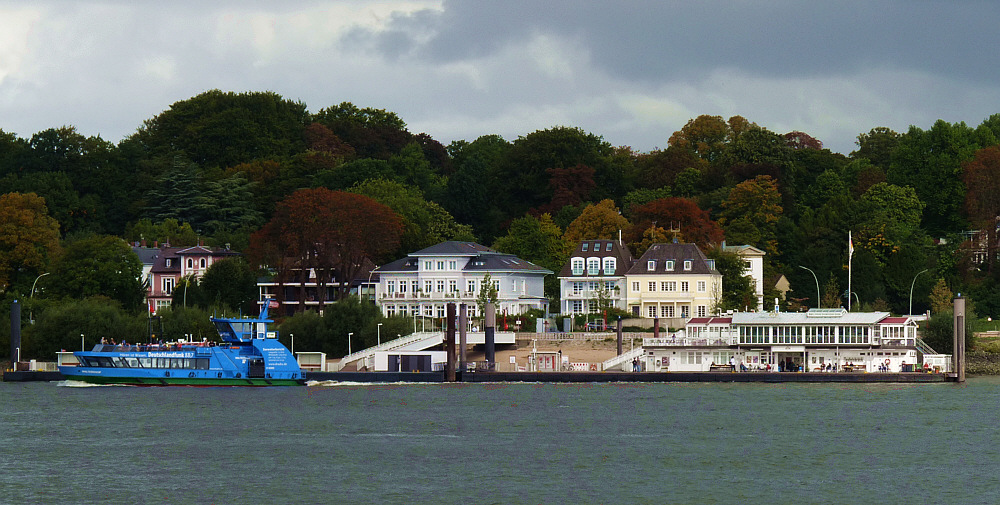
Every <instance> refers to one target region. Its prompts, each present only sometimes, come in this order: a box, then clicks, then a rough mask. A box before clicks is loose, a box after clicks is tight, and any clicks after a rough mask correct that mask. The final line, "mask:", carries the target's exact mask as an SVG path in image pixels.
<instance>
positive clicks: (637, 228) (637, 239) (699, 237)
mask: <svg viewBox="0 0 1000 505" xmlns="http://www.w3.org/2000/svg"><path fill="white" fill-rule="evenodd" d="M632 215H633V218H632V222H633V224H634V226H633V227H632V230H631V232H630V233H629V239H630V240H629V242H630V244H640V243H642V240H643V232H644V231H646V230H647V229H649V228H651V227H654V226H655V227H656V228H663V229H664V230H666V231H667V232H671V231H673V232H674V233H673V235H674V236H675V237H676V238H677V239H678V240H679V241H681V242H689V243H693V244H696V245H697V246H698V247H699V248H700V249H701V250H702V251H707V250H708V249H709V248H710V246H712V245H713V244H718V243H719V242H721V241H722V239H723V237H724V234H723V232H722V228H720V227H719V225H718V223H716V222H715V221H712V219H711V218H710V217H709V215H708V211H705V210H702V209H701V208H700V207H698V204H697V203H695V201H694V200H691V199H689V198H676V197H671V198H661V199H659V200H653V201H652V202H649V203H647V204H645V205H642V206H640V207H636V208H635V209H634V210H633V211H632ZM633 253H634V254H635V255H636V256H637V257H638V256H640V255H642V251H638V250H636V249H633Z"/></svg>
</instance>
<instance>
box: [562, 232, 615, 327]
mask: <svg viewBox="0 0 1000 505" xmlns="http://www.w3.org/2000/svg"><path fill="white" fill-rule="evenodd" d="M633 262H634V260H633V258H632V253H631V252H629V250H628V248H627V247H625V245H624V244H622V243H621V242H619V241H615V240H584V241H582V242H580V243H579V244H577V246H576V249H575V250H574V251H573V253H572V254H571V255H570V258H569V261H567V262H566V264H565V265H563V267H562V269H561V270H560V271H559V299H560V305H559V313H560V314H592V313H597V312H598V311H599V307H600V306H601V302H602V299H603V300H606V301H607V303H608V304H609V305H610V306H612V307H614V308H617V309H621V310H625V308H626V307H627V296H628V290H627V289H626V284H625V273H626V272H628V270H629V269H630V268H631V267H632V263H633Z"/></svg>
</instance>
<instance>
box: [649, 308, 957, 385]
mask: <svg viewBox="0 0 1000 505" xmlns="http://www.w3.org/2000/svg"><path fill="white" fill-rule="evenodd" d="M643 349H644V351H643V354H644V356H643V357H642V358H641V359H642V360H643V365H644V367H643V368H644V369H645V370H648V371H709V370H712V369H716V370H720V369H728V368H729V367H732V368H734V371H772V372H778V371H785V372H845V371H848V372H901V371H917V370H918V369H923V368H926V369H928V370H931V371H934V370H935V367H936V371H940V372H945V371H948V368H949V364H950V362H951V360H950V356H949V355H942V354H936V353H935V352H934V350H933V349H931V348H930V347H929V346H927V344H925V343H924V342H923V341H922V340H920V339H919V338H918V336H917V323H916V321H915V320H914V319H913V318H912V317H892V316H891V315H890V314H889V313H888V312H848V311H847V310H845V309H843V308H839V309H812V310H809V311H808V312H737V313H734V314H731V315H727V316H724V317H697V318H692V319H690V320H689V321H688V322H687V324H686V325H685V328H684V331H683V332H678V333H677V334H674V335H668V336H666V337H661V338H646V339H644V341H643ZM924 364H926V365H927V366H926V367H924V366H923V365H924Z"/></svg>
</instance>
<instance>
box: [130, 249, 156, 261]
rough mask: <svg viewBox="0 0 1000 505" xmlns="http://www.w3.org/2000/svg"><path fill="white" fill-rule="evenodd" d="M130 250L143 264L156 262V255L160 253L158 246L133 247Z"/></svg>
mask: <svg viewBox="0 0 1000 505" xmlns="http://www.w3.org/2000/svg"><path fill="white" fill-rule="evenodd" d="M132 252H134V253H135V255H136V256H138V257H139V262H140V263H142V264H143V265H152V264H153V263H156V257H157V256H159V255H160V249H159V248H158V247H133V248H132Z"/></svg>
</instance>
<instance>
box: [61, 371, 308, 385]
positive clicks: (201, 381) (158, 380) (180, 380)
mask: <svg viewBox="0 0 1000 505" xmlns="http://www.w3.org/2000/svg"><path fill="white" fill-rule="evenodd" d="M63 377H64V378H65V379H66V380H73V381H80V382H86V383H88V384H105V385H116V384H117V385H126V386H200V387H213V386H223V387H224V386H251V387H253V386H302V385H305V383H306V380H305V379H266V378H254V379H248V378H235V377H233V378H212V377H193V378H192V377H108V376H101V375H83V374H67V373H65V372H64V373H63Z"/></svg>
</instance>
